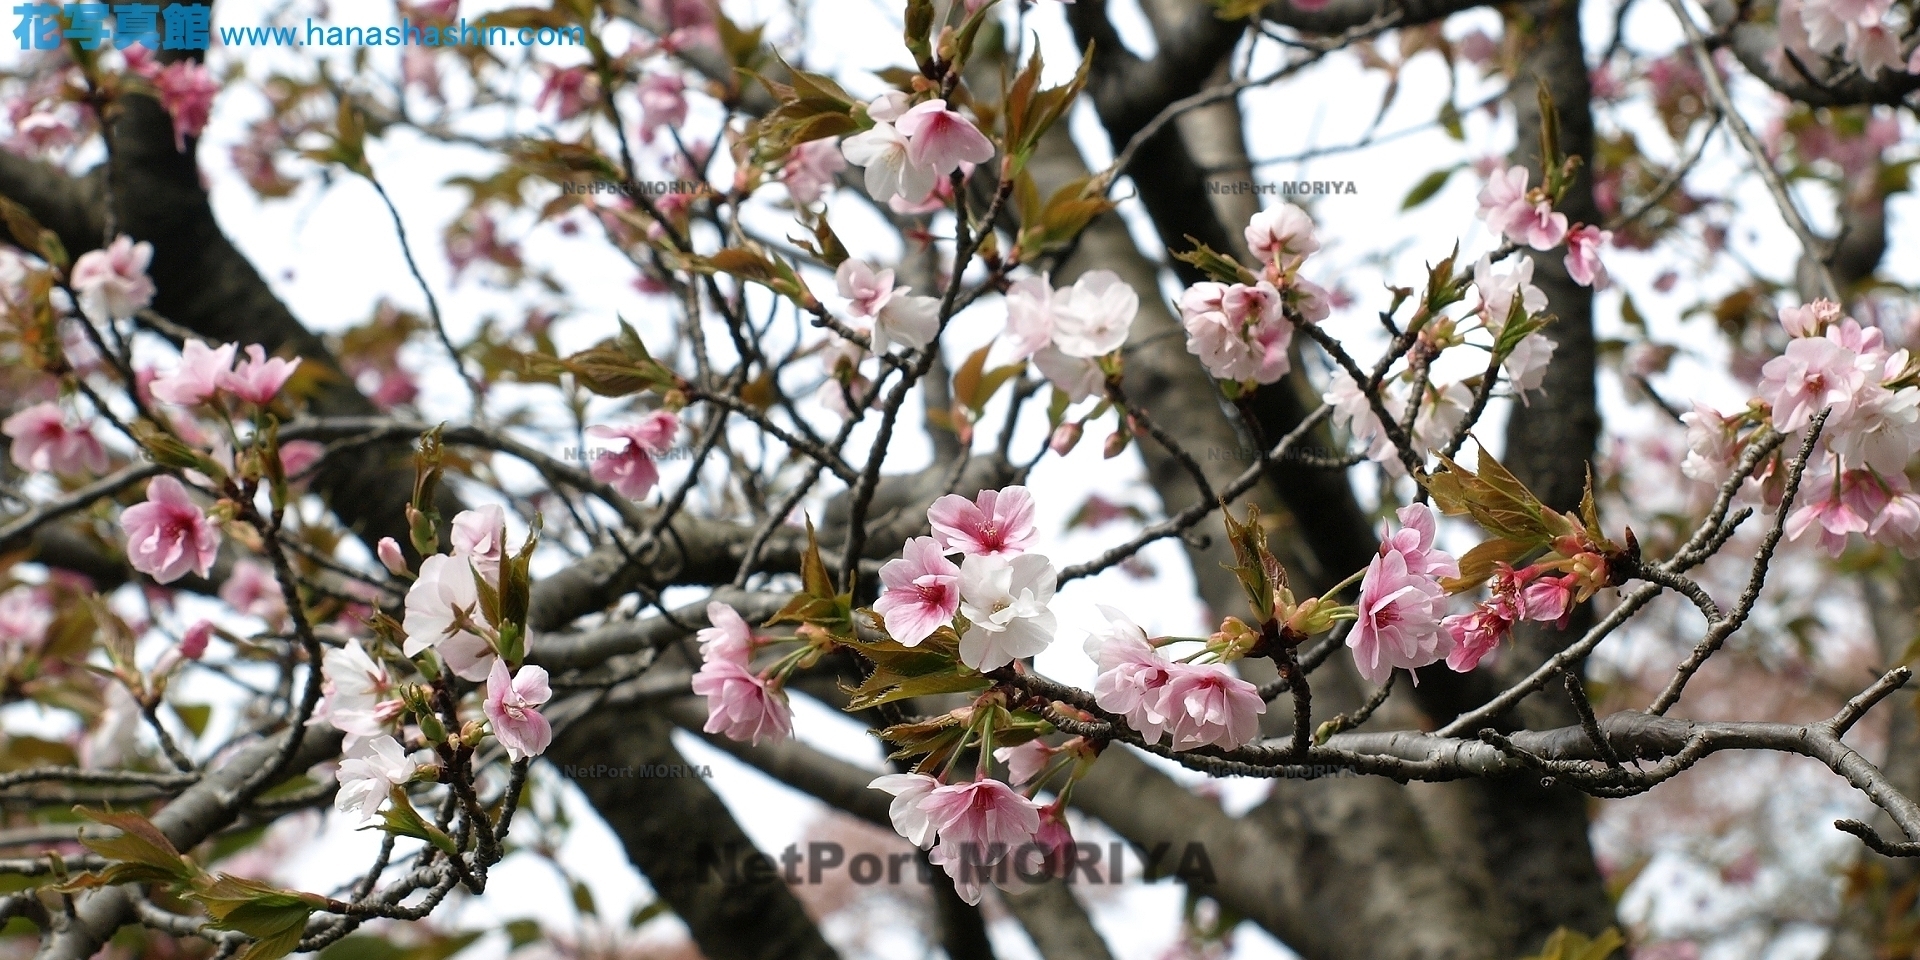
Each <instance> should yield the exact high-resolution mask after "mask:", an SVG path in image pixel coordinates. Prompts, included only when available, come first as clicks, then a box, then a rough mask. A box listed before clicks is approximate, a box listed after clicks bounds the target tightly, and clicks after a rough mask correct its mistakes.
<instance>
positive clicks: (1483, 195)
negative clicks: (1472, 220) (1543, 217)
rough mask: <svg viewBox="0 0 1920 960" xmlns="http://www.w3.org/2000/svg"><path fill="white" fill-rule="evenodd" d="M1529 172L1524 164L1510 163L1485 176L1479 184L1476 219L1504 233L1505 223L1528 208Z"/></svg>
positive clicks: (1522, 213) (1495, 230) (1495, 231)
mask: <svg viewBox="0 0 1920 960" xmlns="http://www.w3.org/2000/svg"><path fill="white" fill-rule="evenodd" d="M1531 176H1532V174H1531V173H1530V172H1529V171H1528V170H1527V168H1526V167H1521V166H1513V167H1501V168H1499V169H1496V170H1495V171H1494V172H1493V173H1492V174H1491V175H1490V176H1488V177H1487V183H1486V186H1484V187H1481V188H1480V219H1482V220H1485V221H1486V222H1487V229H1488V230H1492V231H1493V232H1494V233H1496V234H1506V233H1507V228H1508V226H1509V225H1511V224H1512V223H1513V222H1514V221H1516V220H1519V219H1521V218H1522V217H1525V216H1527V215H1528V214H1530V213H1531V212H1532V208H1533V204H1531V203H1529V202H1528V201H1527V180H1528V179H1529V178H1530V177H1531Z"/></svg>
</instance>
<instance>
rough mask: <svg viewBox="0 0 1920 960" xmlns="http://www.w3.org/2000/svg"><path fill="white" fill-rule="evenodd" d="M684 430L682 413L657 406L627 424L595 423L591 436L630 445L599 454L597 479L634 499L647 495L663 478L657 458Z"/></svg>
mask: <svg viewBox="0 0 1920 960" xmlns="http://www.w3.org/2000/svg"><path fill="white" fill-rule="evenodd" d="M679 432H680V417H679V415H678V414H675V413H673V412H671V411H668V410H655V411H654V412H652V413H649V414H647V415H646V416H644V417H641V418H640V422H639V423H636V424H631V425H628V426H624V427H609V426H592V427H588V428H587V436H590V437H599V438H601V439H604V440H625V441H627V445H626V446H625V447H624V448H622V449H620V450H616V451H614V453H613V455H611V456H596V457H595V458H594V460H593V466H592V468H591V470H590V472H591V473H592V474H593V478H594V479H595V480H598V481H600V482H601V483H604V484H607V485H608V486H611V487H613V489H614V491H615V492H617V493H619V494H620V495H621V496H623V497H627V498H628V499H632V500H640V499H644V498H645V497H646V496H647V494H649V493H652V492H653V486H654V484H656V483H659V482H660V468H659V467H657V466H655V465H654V462H653V458H654V457H658V456H661V455H663V454H665V453H666V452H667V451H668V450H669V449H671V448H672V446H673V438H674V435H675V434H677V433H679Z"/></svg>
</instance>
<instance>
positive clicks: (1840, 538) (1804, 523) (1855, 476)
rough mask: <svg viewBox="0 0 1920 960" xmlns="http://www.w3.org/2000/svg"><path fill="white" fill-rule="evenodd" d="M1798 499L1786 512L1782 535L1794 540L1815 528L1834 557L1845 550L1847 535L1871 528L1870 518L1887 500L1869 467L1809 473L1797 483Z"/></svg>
mask: <svg viewBox="0 0 1920 960" xmlns="http://www.w3.org/2000/svg"><path fill="white" fill-rule="evenodd" d="M1799 498H1800V499H1799V502H1798V503H1796V504H1795V505H1794V508H1793V512H1792V513H1790V514H1788V515H1787V522H1786V527H1785V530H1786V534H1787V539H1789V540H1798V539H1800V538H1801V537H1802V536H1804V535H1806V533H1807V532H1808V531H1809V530H1812V529H1814V528H1815V527H1818V528H1819V530H1820V546H1821V547H1822V548H1823V549H1825V550H1826V551H1827V554H1828V555H1829V556H1834V557H1837V556H1839V555H1840V554H1841V553H1843V552H1845V551H1846V549H1847V535H1848V534H1852V533H1866V532H1867V531H1868V530H1871V529H1873V519H1874V518H1875V517H1877V516H1878V515H1879V514H1880V512H1881V510H1882V509H1883V508H1884V507H1886V505H1887V503H1888V501H1889V500H1890V499H1891V498H1890V495H1889V493H1888V491H1887V489H1886V486H1885V485H1884V484H1882V483H1881V482H1880V481H1879V480H1878V479H1877V478H1876V477H1875V476H1874V475H1873V473H1872V471H1869V470H1850V471H1847V472H1846V473H1843V474H1841V475H1839V476H1835V475H1834V474H1833V473H1832V472H1830V471H1829V472H1825V473H1822V474H1819V475H1809V476H1808V477H1807V478H1806V481H1805V482H1804V483H1802V484H1801V486H1800V494H1799Z"/></svg>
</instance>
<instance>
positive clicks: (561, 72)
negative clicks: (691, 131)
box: [533, 63, 685, 123]
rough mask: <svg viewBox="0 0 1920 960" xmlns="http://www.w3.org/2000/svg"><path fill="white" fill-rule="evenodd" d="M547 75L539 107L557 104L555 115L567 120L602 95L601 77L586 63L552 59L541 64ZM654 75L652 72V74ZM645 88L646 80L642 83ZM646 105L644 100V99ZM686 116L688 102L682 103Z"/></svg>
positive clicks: (536, 101) (536, 103)
mask: <svg viewBox="0 0 1920 960" xmlns="http://www.w3.org/2000/svg"><path fill="white" fill-rule="evenodd" d="M540 72H541V74H542V76H543V79H542V80H541V83H540V93H539V95H538V96H536V97H534V99H533V108H534V109H535V110H545V109H547V105H548V104H552V105H553V108H554V119H556V120H559V121H560V122H562V123H565V122H566V121H568V120H572V119H573V118H575V117H578V116H580V115H581V114H583V113H586V112H587V111H588V110H589V109H591V108H592V107H593V104H594V102H595V101H597V100H599V99H600V78H599V77H597V76H595V75H594V73H593V71H592V70H591V69H589V68H588V67H587V66H586V65H585V64H582V65H580V66H575V67H556V66H554V65H553V64H550V63H543V64H540ZM648 79H649V80H651V79H652V77H651V76H649V77H648ZM641 90H642V92H643V95H644V92H645V90H646V87H645V85H644V81H643V84H642V87H641ZM643 106H644V103H643ZM681 113H682V117H684V116H685V105H684V102H683V104H682V107H681Z"/></svg>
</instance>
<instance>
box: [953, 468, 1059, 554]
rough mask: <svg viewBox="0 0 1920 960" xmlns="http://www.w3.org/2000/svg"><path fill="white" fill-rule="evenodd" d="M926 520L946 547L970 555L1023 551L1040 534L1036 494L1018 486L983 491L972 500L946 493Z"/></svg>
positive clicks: (1017, 552)
mask: <svg viewBox="0 0 1920 960" xmlns="http://www.w3.org/2000/svg"><path fill="white" fill-rule="evenodd" d="M927 519H928V520H929V521H930V522H931V523H932V526H933V538H934V539H935V540H936V541H938V542H939V544H940V547H941V548H942V549H943V550H946V551H947V552H955V551H957V552H960V553H964V554H966V555H968V556H970V557H1006V556H1013V555H1015V554H1019V553H1024V552H1025V551H1026V549H1027V548H1028V547H1030V546H1032V545H1033V541H1034V538H1035V537H1036V536H1038V532H1037V531H1036V530H1034V527H1033V494H1032V493H1031V492H1030V491H1028V490H1027V488H1026V487H1023V486H1017V485H1016V486H1010V487H1006V488H1004V489H1001V490H982V491H980V493H979V495H978V496H976V497H974V498H973V499H972V500H969V499H967V498H966V497H963V496H960V495H959V494H955V493H950V494H947V495H946V496H944V497H941V498H940V499H938V500H935V501H934V502H933V505H932V506H931V507H929V508H928V509H927Z"/></svg>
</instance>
